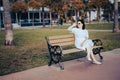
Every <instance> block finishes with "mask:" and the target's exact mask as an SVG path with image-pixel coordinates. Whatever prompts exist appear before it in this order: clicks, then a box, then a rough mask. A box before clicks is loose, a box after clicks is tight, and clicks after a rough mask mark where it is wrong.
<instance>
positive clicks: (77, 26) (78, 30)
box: [68, 20, 101, 64]
mask: <svg viewBox="0 0 120 80" xmlns="http://www.w3.org/2000/svg"><path fill="white" fill-rule="evenodd" d="M68 30H69V31H71V32H72V33H73V34H74V36H75V47H76V48H78V49H82V50H86V51H87V59H88V60H89V61H92V63H94V64H101V62H99V61H97V60H96V59H95V57H94V55H93V52H92V49H93V46H94V43H93V42H92V40H91V39H89V34H88V30H86V29H85V24H84V22H83V21H82V20H78V21H77V23H73V25H72V26H70V27H69V28H68Z"/></svg>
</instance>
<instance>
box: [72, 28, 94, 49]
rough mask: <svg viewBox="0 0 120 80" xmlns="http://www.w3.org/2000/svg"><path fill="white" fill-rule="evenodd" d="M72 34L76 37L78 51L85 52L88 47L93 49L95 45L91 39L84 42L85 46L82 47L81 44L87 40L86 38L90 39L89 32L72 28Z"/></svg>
mask: <svg viewBox="0 0 120 80" xmlns="http://www.w3.org/2000/svg"><path fill="white" fill-rule="evenodd" d="M71 31H72V33H73V34H74V35H75V47H76V48H78V49H82V50H85V49H86V48H88V47H92V48H93V45H94V43H93V42H92V40H91V39H88V40H86V41H85V42H84V44H83V46H81V43H82V42H83V41H84V40H85V38H86V37H87V38H89V35H88V31H87V30H86V29H85V30H82V29H79V28H72V29H71Z"/></svg>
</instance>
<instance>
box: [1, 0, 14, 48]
mask: <svg viewBox="0 0 120 80" xmlns="http://www.w3.org/2000/svg"><path fill="white" fill-rule="evenodd" d="M3 8H4V27H5V45H6V46H13V28H12V23H11V16H10V4H9V0H3Z"/></svg>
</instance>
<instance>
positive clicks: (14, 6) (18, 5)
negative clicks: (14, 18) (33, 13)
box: [11, 1, 28, 12]
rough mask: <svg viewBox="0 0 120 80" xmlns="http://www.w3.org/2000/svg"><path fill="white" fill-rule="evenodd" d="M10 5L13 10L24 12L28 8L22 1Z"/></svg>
mask: <svg viewBox="0 0 120 80" xmlns="http://www.w3.org/2000/svg"><path fill="white" fill-rule="evenodd" d="M11 7H12V10H13V11H14V12H26V11H27V10H28V5H27V4H26V3H25V2H24V1H16V2H14V3H13V4H12V5H11Z"/></svg>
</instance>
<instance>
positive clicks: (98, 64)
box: [93, 61, 102, 65]
mask: <svg viewBox="0 0 120 80" xmlns="http://www.w3.org/2000/svg"><path fill="white" fill-rule="evenodd" d="M93 64H98V65H100V64H102V63H101V62H98V61H97V62H93Z"/></svg>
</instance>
